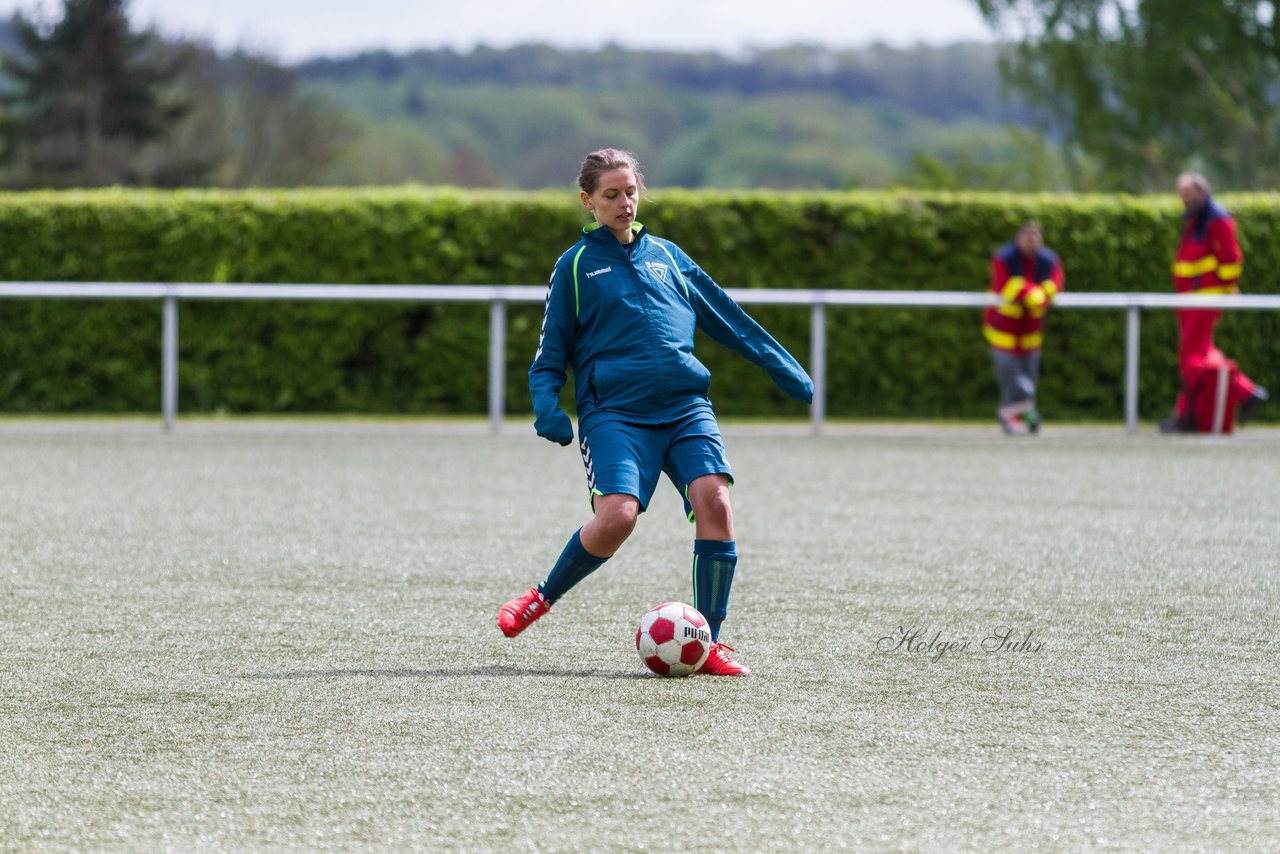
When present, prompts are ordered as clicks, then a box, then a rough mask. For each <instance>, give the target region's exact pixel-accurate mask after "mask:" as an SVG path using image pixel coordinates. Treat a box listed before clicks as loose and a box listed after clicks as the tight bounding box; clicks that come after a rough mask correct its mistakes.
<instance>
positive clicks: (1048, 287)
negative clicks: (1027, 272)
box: [1040, 279, 1058, 299]
mask: <svg viewBox="0 0 1280 854" xmlns="http://www.w3.org/2000/svg"><path fill="white" fill-rule="evenodd" d="M1040 287H1042V288H1044V292H1045V295H1046V296H1047V297H1049V299H1053V298H1054V297H1056V296H1057V295H1058V283H1057V282H1055V281H1054V280H1053V279H1045V280H1044V281H1043V282H1041V283H1040Z"/></svg>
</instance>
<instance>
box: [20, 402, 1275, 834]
mask: <svg viewBox="0 0 1280 854" xmlns="http://www.w3.org/2000/svg"><path fill="white" fill-rule="evenodd" d="M519 432H520V435H514V434H512V435H503V436H500V437H491V436H486V435H478V434H468V433H467V431H465V430H464V431H451V430H437V429H428V428H415V427H413V426H412V425H403V424H402V425H386V426H385V427H373V426H358V425H357V426H353V425H341V424H339V425H334V426H332V427H331V428H330V429H323V430H314V429H304V428H300V427H291V426H289V425H284V426H277V427H271V426H263V427H253V426H250V427H248V428H244V429H233V428H230V427H227V428H223V427H219V426H217V425H214V426H210V427H206V428H203V429H201V428H184V429H180V430H179V431H178V432H177V433H175V434H174V435H162V434H160V433H158V432H152V431H151V430H150V429H137V428H129V427H123V428H118V427H113V426H111V425H96V426H93V425H91V426H88V427H85V428H84V429H78V428H73V429H53V430H49V429H44V428H42V427H40V426H24V425H23V424H22V423H18V424H17V425H16V426H15V425H13V424H10V425H9V426H8V427H6V428H5V429H4V430H0V472H3V491H4V500H3V502H0V848H3V849H4V850H15V851H28V850H33V851H58V850H71V849H74V850H172V851H188V850H219V851H221V850H244V849H276V848H289V849H340V850H350V849H356V848H375V849H414V850H474V851H480V850H493V849H505V850H548V851H550V850H566V851H567V850H575V851H608V850H637V851H640V850H658V851H683V850H689V851H699V852H713V851H756V850H777V851H800V850H813V851H829V850H839V849H853V850H927V851H934V850H978V851H994V850H1049V851H1054V850H1081V849H1104V850H1112V849H1116V850H1144V851H1168V850H1214V851H1241V850H1248V851H1269V850H1271V851H1273V850H1276V849H1277V848H1278V847H1280V807H1278V806H1277V804H1278V803H1280V801H1277V795H1276V791H1277V771H1278V770H1280V435H1277V434H1276V433H1274V432H1272V433H1270V434H1268V433H1266V432H1265V431H1257V432H1252V433H1251V432H1248V431H1246V432H1244V433H1242V434H1241V435H1240V436H1238V437H1237V438H1234V439H1222V440H1213V439H1197V438H1183V437H1172V438H1170V437H1158V436H1155V435H1151V434H1150V433H1149V432H1148V433H1147V434H1144V435H1140V436H1138V437H1134V438H1125V437H1124V436H1123V435H1122V434H1121V433H1120V432H1119V431H1114V430H1076V431H1071V430H1066V429H1063V430H1060V431H1058V432H1056V433H1055V431H1054V429H1053V428H1052V427H1051V428H1049V429H1048V430H1047V431H1046V434H1045V435H1043V436H1041V437H1039V438H1038V439H1034V440H1005V439H1003V438H1002V437H999V436H996V435H993V431H987V430H986V429H983V430H974V429H958V430H947V429H920V430H915V431H910V430H908V431H895V430H893V429H886V430H883V431H874V430H872V431H857V430H854V431H851V432H849V433H847V434H844V435H828V436H824V437H822V438H818V439H813V438H808V437H803V436H794V435H792V436H788V435H775V434H772V433H770V432H768V431H756V430H740V431H738V432H737V433H735V431H734V430H733V429H732V427H730V428H728V429H726V436H727V441H728V447H729V454H730V459H731V460H732V461H733V464H734V466H735V469H736V473H737V478H738V482H737V485H736V486H735V487H734V490H733V499H734V508H735V512H736V521H737V539H738V543H739V546H738V548H739V553H740V555H741V558H740V563H739V569H738V577H737V581H736V583H735V587H734V591H733V600H732V602H731V607H730V619H729V621H728V622H727V623H726V626H725V630H724V635H723V637H722V639H723V640H725V641H727V642H729V643H730V644H732V645H733V646H735V647H736V648H737V650H738V653H739V656H740V658H741V659H742V660H743V661H744V662H745V663H747V664H748V665H750V666H751V667H752V668H753V669H754V670H755V671H756V675H755V676H753V677H751V678H748V679H726V678H713V677H705V676H704V677H692V678H688V679H662V678H658V677H652V676H649V675H647V674H646V672H645V671H644V670H643V668H642V665H641V663H640V661H639V659H638V658H637V656H636V654H635V651H634V645H633V642H634V632H635V625H636V623H637V621H638V620H639V618H640V616H641V614H642V613H643V612H644V611H645V610H646V609H647V608H648V607H649V606H651V605H654V604H657V603H659V602H663V601H666V600H669V599H673V598H674V599H682V600H686V601H688V600H689V599H690V598H691V595H692V594H691V592H690V568H689V567H690V546H691V540H692V536H693V532H692V527H691V526H690V525H688V523H686V522H685V521H684V520H683V518H682V514H681V508H680V504H679V500H678V496H677V495H676V493H675V491H674V490H673V489H671V488H670V486H669V485H663V486H662V487H660V489H659V493H658V496H657V498H656V499H655V501H654V503H653V505H652V506H651V508H650V511H649V512H648V513H647V514H646V515H645V516H642V517H641V520H640V524H639V526H638V528H637V531H636V533H635V534H634V535H633V537H632V539H631V540H630V541H629V542H628V543H627V544H626V545H625V546H624V548H623V551H622V552H620V553H619V555H618V556H617V557H615V558H614V559H613V560H612V561H611V562H610V563H608V564H606V565H605V567H604V568H603V569H602V570H601V571H600V572H598V573H597V574H596V575H594V576H592V577H591V578H589V579H587V580H586V581H585V582H584V583H583V584H582V585H580V586H579V587H578V588H577V589H575V590H574V591H573V592H572V593H570V594H569V596H568V597H566V598H565V599H564V600H562V601H561V603H560V604H558V605H557V606H556V608H555V610H554V611H553V612H552V613H551V614H550V615H549V616H548V617H547V618H545V619H544V620H543V621H541V622H540V623H538V624H537V625H535V626H533V627H532V628H531V629H530V630H529V631H528V632H526V633H525V634H524V635H522V636H521V637H519V638H517V639H515V640H507V639H505V638H503V637H502V636H501V635H500V634H499V633H498V631H497V629H496V628H495V626H494V613H495V611H496V609H497V607H498V605H499V604H501V603H502V602H503V601H504V600H505V599H507V598H510V597H511V596H513V595H515V594H517V593H519V592H521V591H522V590H523V589H525V588H526V587H527V586H528V585H529V584H530V583H532V582H535V581H537V580H539V579H540V578H541V577H542V575H543V574H544V573H545V571H546V569H547V568H548V567H549V565H550V563H551V562H552V561H553V560H554V558H555V556H556V555H557V554H558V553H559V550H560V548H561V546H562V545H563V542H564V540H565V538H566V537H567V536H568V535H569V534H570V533H571V532H572V531H573V529H574V528H575V527H576V526H577V525H579V524H580V523H581V522H582V521H584V520H585V514H586V512H587V505H586V501H585V488H584V481H583V477H582V471H581V463H580V461H579V460H578V457H577V453H576V452H575V451H574V450H573V449H572V448H558V447H555V446H552V445H550V444H548V443H546V442H543V441H541V440H537V439H534V438H531V437H526V436H525V435H524V430H523V429H521V430H520V431H519ZM1000 627H1007V629H1009V630H1011V633H1007V632H1006V630H1005V629H1001V628H1000ZM917 629H918V630H920V632H921V633H920V634H919V635H918V637H917V638H916V639H915V640H910V636H911V635H912V633H913V632H914V630H917ZM904 630H905V632H906V633H907V634H908V642H907V643H904V644H899V643H898V642H899V641H900V640H902V632H903V631H904ZM1005 634H1007V635H1008V636H1007V640H1004V641H999V640H997V641H987V639H988V638H991V637H1000V636H1001V635H1005ZM1028 635H1029V636H1030V637H1029V640H1028ZM886 639H888V640H886ZM930 641H933V646H932V648H928V646H929V642H930ZM965 641H968V646H967V647H966V648H959V647H960V645H961V644H963V643H964V642H965ZM984 641H985V642H986V646H987V647H988V648H987V649H983V646H984ZM948 643H950V644H954V645H955V646H954V647H948V648H946V649H945V650H943V651H942V652H941V654H940V650H942V645H943V644H948ZM1015 644H1016V645H1017V647H1018V648H1016V649H1013V648H1009V647H1012V646H1014V645H1015ZM907 646H911V647H912V650H911V651H908V649H907V648H906V647H907ZM999 646H1004V647H1006V648H1004V649H992V647H999ZM921 647H925V648H923V649H922V648H921Z"/></svg>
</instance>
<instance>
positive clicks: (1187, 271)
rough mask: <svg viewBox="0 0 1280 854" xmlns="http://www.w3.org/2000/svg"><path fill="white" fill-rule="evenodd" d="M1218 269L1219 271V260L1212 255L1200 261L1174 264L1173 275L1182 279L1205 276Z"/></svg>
mask: <svg viewBox="0 0 1280 854" xmlns="http://www.w3.org/2000/svg"><path fill="white" fill-rule="evenodd" d="M1216 269H1218V259H1217V258H1214V257H1213V256H1212V255H1207V256H1205V257H1204V258H1201V259H1199V260H1198V261H1175V262H1173V274H1174V275H1175V276H1177V277H1178V278H1180V279H1190V278H1192V277H1193V276H1203V275H1204V274H1205V273H1212V272H1213V271H1214V270H1216Z"/></svg>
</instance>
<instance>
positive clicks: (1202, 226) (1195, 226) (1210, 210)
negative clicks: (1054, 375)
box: [1182, 193, 1226, 240]
mask: <svg viewBox="0 0 1280 854" xmlns="http://www.w3.org/2000/svg"><path fill="white" fill-rule="evenodd" d="M1225 214H1226V211H1225V210H1223V209H1222V208H1220V207H1219V206H1218V203H1217V202H1215V201H1214V200H1213V194H1212V193H1210V194H1208V195H1206V196H1205V197H1204V205H1202V206H1201V208H1200V210H1198V211H1195V212H1194V213H1193V212H1191V211H1183V213H1182V218H1183V219H1185V220H1186V221H1187V224H1188V225H1190V226H1191V234H1192V235H1193V236H1194V237H1195V239H1196V240H1204V237H1205V234H1206V232H1207V231H1208V230H1209V220H1211V219H1214V218H1215V217H1219V216H1224V215H1225Z"/></svg>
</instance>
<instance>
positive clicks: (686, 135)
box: [295, 44, 1058, 189]
mask: <svg viewBox="0 0 1280 854" xmlns="http://www.w3.org/2000/svg"><path fill="white" fill-rule="evenodd" d="M295 70H296V72H297V73H298V74H299V76H300V77H301V79H302V80H303V81H304V82H305V84H306V85H307V86H308V87H309V89H310V90H311V91H313V92H315V93H317V94H321V95H323V96H325V97H327V98H329V99H332V100H333V101H335V102H336V103H337V104H339V105H341V107H342V108H343V109H344V110H345V111H346V112H347V113H348V114H349V117H350V118H351V120H352V121H353V122H354V123H355V124H356V125H357V126H358V127H359V128H360V130H361V132H360V134H359V138H358V139H357V140H356V141H355V142H354V143H352V144H351V145H350V146H349V147H348V149H347V150H346V151H345V152H344V154H343V156H341V157H340V158H339V160H338V162H336V163H335V164H334V165H333V167H332V168H331V169H330V171H329V174H328V175H327V176H325V177H326V180H328V181H330V182H335V183H353V184H355V183H359V184H364V183H395V182H399V181H406V180H412V181H421V182H425V183H433V184H436V183H452V184H460V185H466V186H510V187H521V188H540V187H564V186H569V185H571V183H572V180H573V177H574V175H575V174H576V170H577V166H578V163H579V162H580V160H581V156H582V155H583V154H584V153H585V152H586V151H588V150H590V149H592V148H596V147H599V146H603V145H616V146H623V147H628V148H631V149H633V150H635V151H636V152H637V153H638V154H639V155H640V156H641V158H642V161H643V162H644V163H645V165H646V169H647V172H648V176H649V178H650V180H651V182H652V183H653V184H654V185H656V186H672V185H681V186H689V187H700V186H717V187H777V188H792V187H794V188H843V187H847V186H887V185H891V184H902V183H906V184H913V183H914V184H932V185H938V184H946V183H948V182H950V183H954V184H956V185H957V186H964V185H967V186H984V185H994V186H1008V188H1010V189H1039V188H1040V187H1041V185H1043V184H1044V183H1045V182H1046V181H1052V180H1054V179H1053V177H1052V175H1053V172H1054V170H1055V169H1057V168H1058V167H1057V165H1056V163H1046V162H1044V161H1045V160H1046V158H1048V155H1047V154H1046V153H1045V150H1044V149H1043V147H1039V148H1037V147H1036V145H1035V143H1034V140H1032V142H1031V144H1030V147H1029V144H1028V138H1027V137H1026V135H1025V134H1024V135H1019V134H1011V133H1010V131H1009V130H1008V126H1009V125H1019V126H1026V125H1028V123H1029V122H1030V121H1031V114H1030V111H1029V110H1028V109H1027V107H1026V106H1025V105H1022V104H1018V103H1015V102H1011V101H1009V100H1007V99H1006V98H1005V97H1003V95H1002V90H1001V85H1000V81H999V74H998V70H997V56H996V53H995V48H993V47H991V46H990V45H981V44H957V45H951V46H947V47H917V48H912V49H908V50H900V49H894V48H889V47H885V46H875V47H869V48H866V49H863V50H853V51H831V50H827V49H824V48H819V47H813V46H803V45H798V46H794V47H789V48H783V49H776V50H768V51H758V52H753V53H750V54H749V55H746V56H743V57H727V56H723V55H719V54H714V53H679V52H665V51H631V50H624V49H622V48H620V47H616V46H610V47H606V48H604V49H602V50H598V51H575V50H560V49H557V48H553V47H548V46H545V45H527V46H522V47H514V48H510V49H504V50H496V49H490V48H483V47H481V48H477V49H476V50H474V51H471V52H469V53H458V52H455V51H453V50H448V49H441V50H422V51H414V52H411V53H405V54H392V53H388V52H384V51H379V52H372V53H365V54H360V55H357V56H353V57H349V58H342V59H332V58H328V59H316V60H312V61H309V62H305V63H302V64H300V65H299V66H297V67H296V69H295ZM1028 158H1030V159H1032V160H1036V159H1038V162H1036V163H1033V164H1030V165H1028V166H1026V168H1024V164H1025V163H1027V161H1028ZM1050 159H1051V158H1050ZM1047 176H1048V177H1047Z"/></svg>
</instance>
